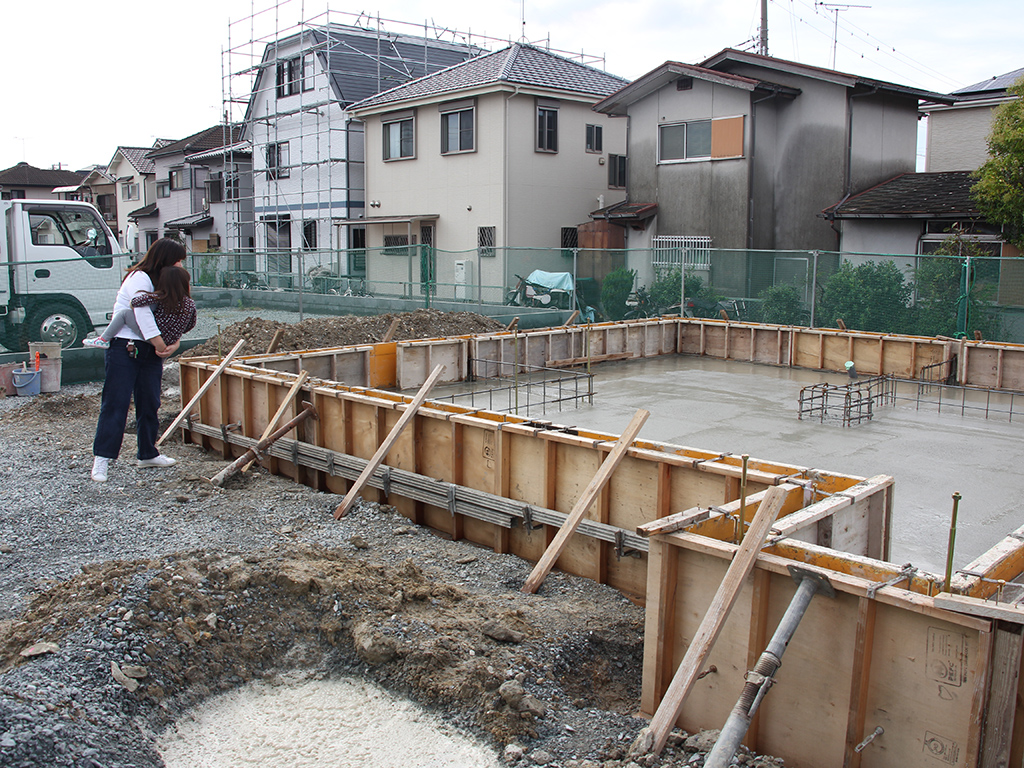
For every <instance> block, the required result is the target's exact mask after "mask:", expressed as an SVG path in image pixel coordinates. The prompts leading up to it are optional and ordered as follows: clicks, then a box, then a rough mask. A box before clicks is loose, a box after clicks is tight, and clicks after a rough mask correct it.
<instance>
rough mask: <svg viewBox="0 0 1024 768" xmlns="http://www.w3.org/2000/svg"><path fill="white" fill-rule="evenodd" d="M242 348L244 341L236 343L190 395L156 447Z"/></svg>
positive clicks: (179, 422) (168, 435) (190, 409)
mask: <svg viewBox="0 0 1024 768" xmlns="http://www.w3.org/2000/svg"><path fill="white" fill-rule="evenodd" d="M243 346H245V339H239V340H238V343H237V344H235V346H234V347H232V349H231V351H230V352H228V354H227V357H225V358H224V359H223V360H221V363H220V365H218V366H217V369H216V370H215V371H214V372H213V373H212V374H211V375H210V378H208V379H207V380H206V381H205V382H203V386H201V387H200V388H199V391H198V392H196V393H195V394H194V395H192V399H191V400H189V401H188V403H186V404H185V407H184V408H182V409H181V413H179V414H178V415H177V416H175V417H174V421H172V422H171V425H170V426H169V427H168V428H167V429H166V430H165V431H164V433H163V434H162V435H160V439H159V440H157V441H156V445H157V446H159V445H160V443H162V442H163V441H164V440H166V439H167V438H168V437H170V435H171V433H172V432H174V430H175V429H177V428H178V425H179V424H181V422H183V421H184V420H185V417H186V416H188V414H189V413H191V412H192V406H193V405H195V404H196V403H197V402H199V398H201V397H202V396H203V395H205V394H206V392H207V390H208V389H209V388H210V387H212V386H213V384H214V382H215V381H217V378H218V377H219V376H220V375H221V374H222V373H223V372H224V369H225V368H227V367H228V366H229V365H230V364H231V361H232V360H233V359H234V357H235V355H237V354H238V352H239V351H240V350H241V349H242V347H243Z"/></svg>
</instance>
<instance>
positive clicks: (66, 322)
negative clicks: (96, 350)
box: [28, 304, 92, 349]
mask: <svg viewBox="0 0 1024 768" xmlns="http://www.w3.org/2000/svg"><path fill="white" fill-rule="evenodd" d="M91 330H92V326H91V325H90V324H89V322H88V321H87V320H86V318H85V316H84V315H83V314H82V312H81V310H79V309H77V308H75V307H71V306H69V305H67V304H47V305H45V306H42V307H38V308H37V309H34V310H32V314H31V315H29V319H28V337H29V339H31V340H32V341H52V342H57V343H59V344H60V345H61V347H62V348H64V349H67V348H69V347H80V346H82V339H84V338H85V336H86V334H87V333H89V331H91Z"/></svg>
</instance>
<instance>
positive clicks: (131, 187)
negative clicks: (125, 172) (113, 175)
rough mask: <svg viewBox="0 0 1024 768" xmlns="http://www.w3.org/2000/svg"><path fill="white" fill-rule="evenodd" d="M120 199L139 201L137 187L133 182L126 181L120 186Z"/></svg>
mask: <svg viewBox="0 0 1024 768" xmlns="http://www.w3.org/2000/svg"><path fill="white" fill-rule="evenodd" d="M121 199H122V200H138V199H139V185H138V184H137V183H135V182H133V181H126V182H124V183H122V184H121Z"/></svg>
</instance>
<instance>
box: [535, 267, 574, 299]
mask: <svg viewBox="0 0 1024 768" xmlns="http://www.w3.org/2000/svg"><path fill="white" fill-rule="evenodd" d="M526 282H528V283H533V284H534V285H540V286H543V287H544V288H547V289H548V290H549V291H565V292H566V293H572V273H571V272H545V271H544V270H541V269H535V270H533V272H531V273H530V276H529V277H527V278H526Z"/></svg>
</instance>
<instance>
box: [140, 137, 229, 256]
mask: <svg viewBox="0 0 1024 768" xmlns="http://www.w3.org/2000/svg"><path fill="white" fill-rule="evenodd" d="M240 134H241V129H240V128H239V127H238V126H226V125H215V126H211V127H210V128H207V129H205V130H202V131H199V132H197V133H194V134H192V135H190V136H186V137H185V138H184V139H179V140H178V141H172V142H169V143H165V144H161V146H159V147H156V148H155V149H152V150H150V151H149V152H148V153H147V154H146V157H147V158H148V159H149V160H151V161H152V162H153V175H154V178H155V192H156V199H155V200H154V203H155V210H154V211H153V212H152V213H149V215H148V216H147V217H146V218H148V219H149V220H150V222H149V223H147V224H145V225H142V224H140V229H143V228H145V230H146V232H147V237H146V239H147V243H148V241H149V238H150V236H151V233H153V232H156V233H159V234H158V236H159V237H165V236H168V235H170V236H175V237H179V238H180V239H181V240H182V241H183V242H184V243H185V247H186V248H188V250H190V251H193V252H196V251H198V252H203V251H206V250H207V249H208V248H209V247H210V246H209V241H210V236H211V234H213V235H216V237H215V238H214V239H215V242H218V243H219V242H220V239H221V238H222V237H223V235H224V230H223V226H224V222H223V221H221V222H219V223H217V222H215V219H214V216H213V214H212V213H211V198H212V197H213V196H215V195H216V196H218V197H223V194H222V193H221V182H222V179H221V178H219V177H213V178H211V173H213V172H218V173H222V169H221V170H218V171H213V170H211V166H210V165H208V164H206V163H203V162H189V159H190V158H192V159H194V158H195V157H196V156H202V155H205V154H207V153H210V152H213V153H214V157H221V156H222V155H218V153H217V152H215V150H223V148H224V147H229V146H232V145H236V144H237V143H238V141H239V136H240ZM240 151H241V150H240ZM215 165H216V166H217V167H218V168H220V167H221V166H222V165H223V160H222V159H218V160H217V161H216V163H215ZM211 187H212V193H211V190H210V188H211ZM218 247H219V246H218Z"/></svg>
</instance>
